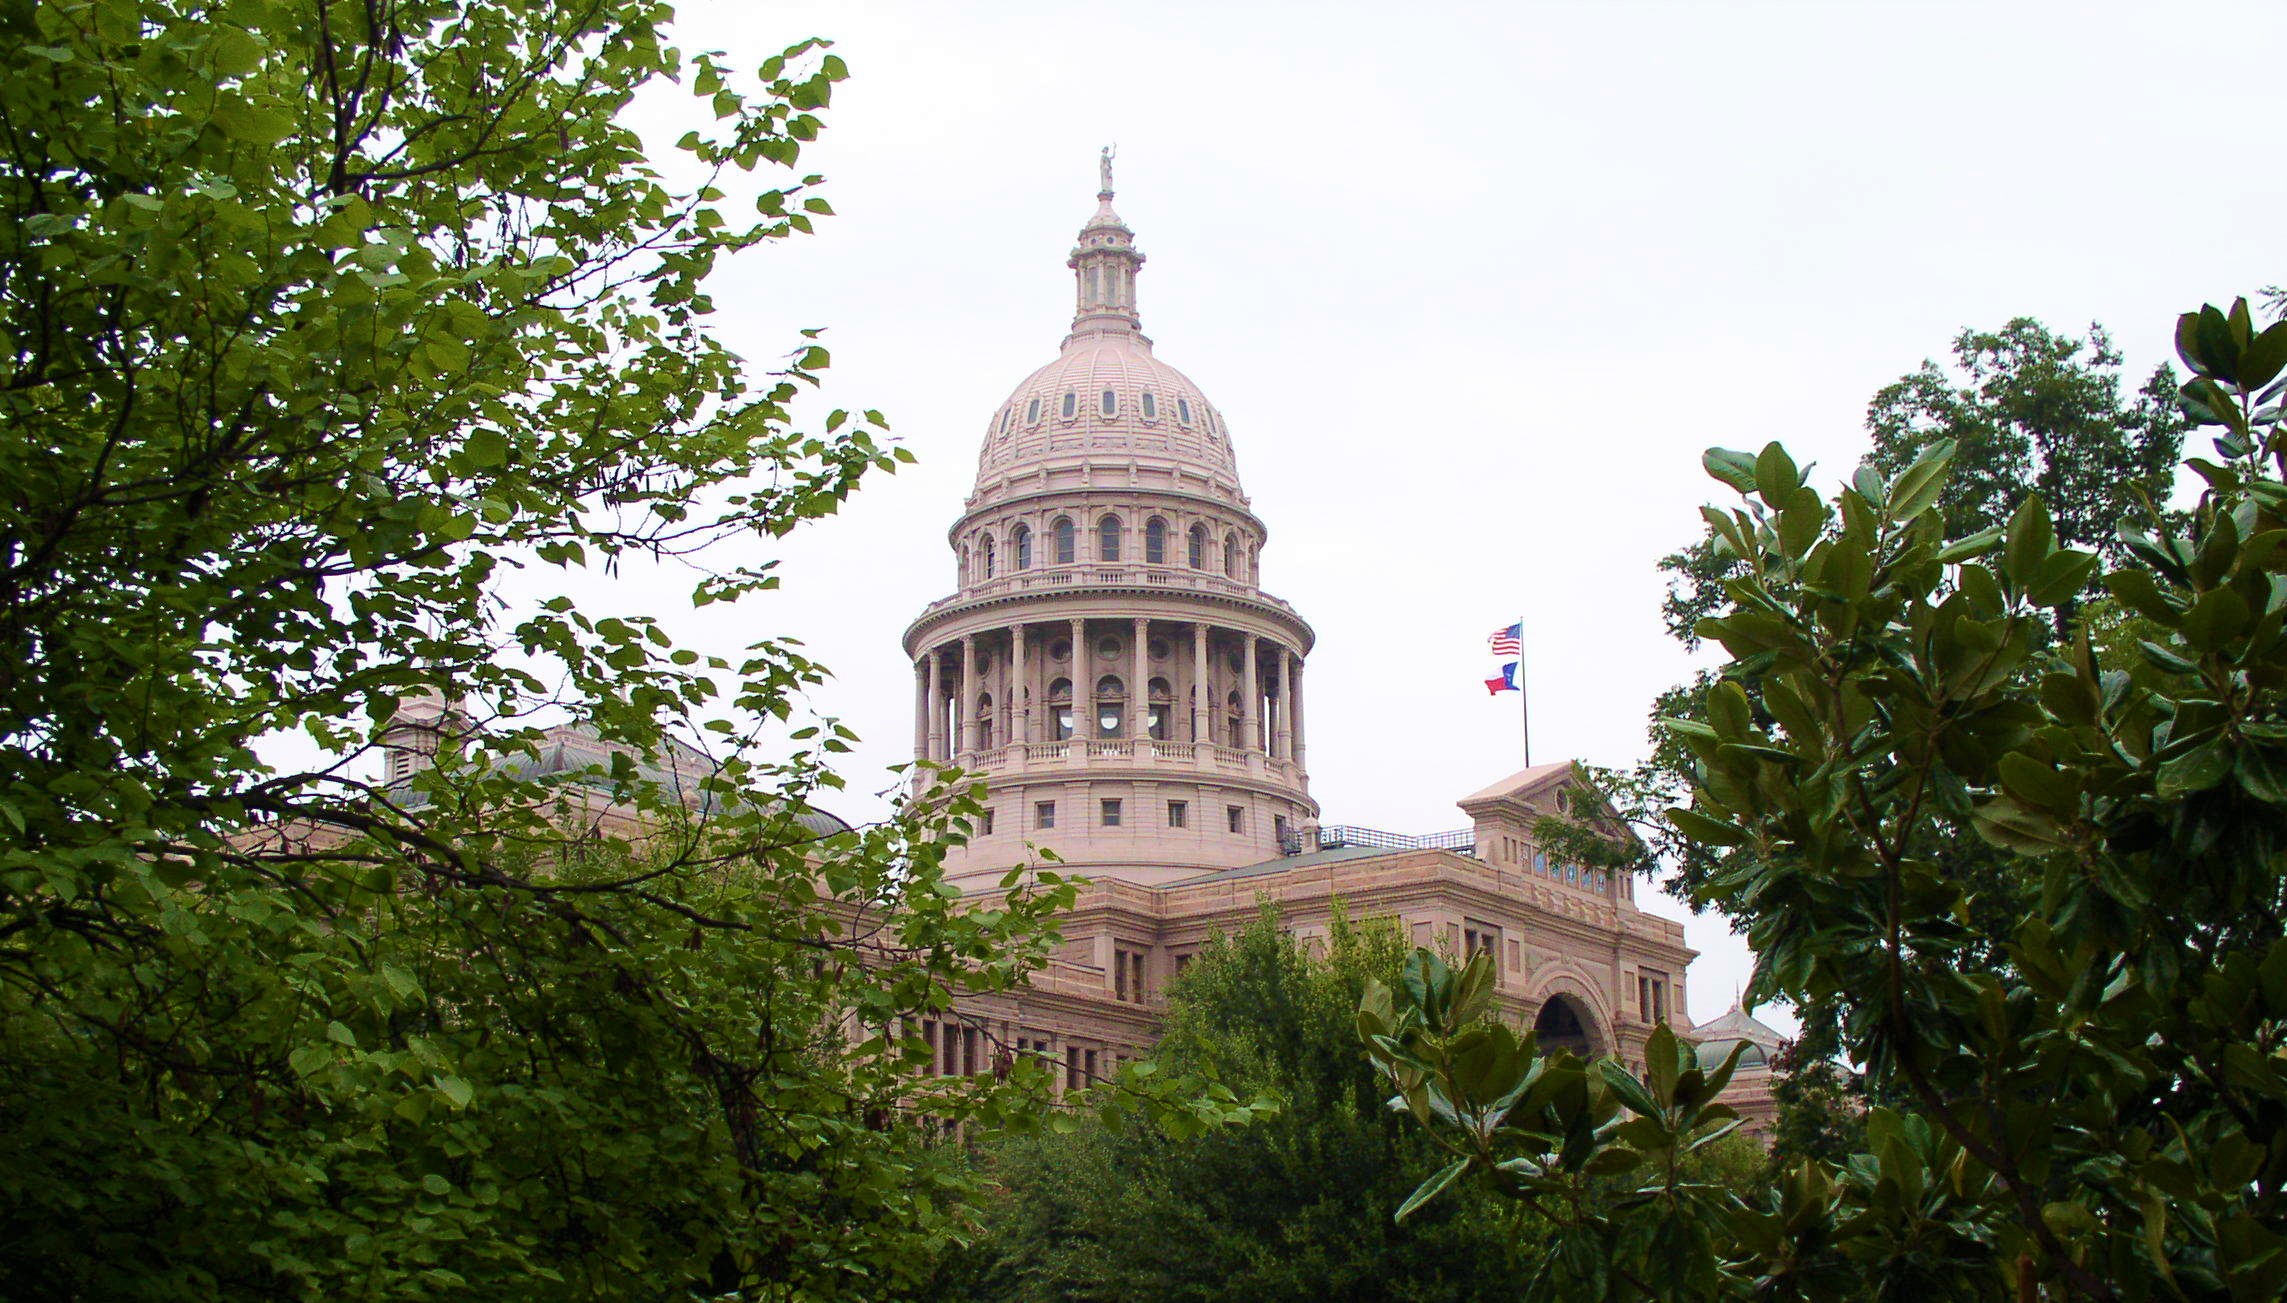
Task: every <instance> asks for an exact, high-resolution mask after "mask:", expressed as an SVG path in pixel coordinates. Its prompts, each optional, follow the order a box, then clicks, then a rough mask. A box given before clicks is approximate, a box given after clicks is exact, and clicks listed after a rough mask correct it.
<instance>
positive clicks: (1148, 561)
mask: <svg viewBox="0 0 2287 1303" xmlns="http://www.w3.org/2000/svg"><path fill="white" fill-rule="evenodd" d="M1144 564H1145V565H1153V566H1163V565H1166V564H1167V522H1166V521H1164V520H1161V519H1160V518H1159V517H1157V516H1153V517H1152V518H1151V519H1150V520H1149V521H1148V522H1146V523H1145V525H1144Z"/></svg>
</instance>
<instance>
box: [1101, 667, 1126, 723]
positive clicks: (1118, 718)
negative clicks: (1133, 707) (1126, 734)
mask: <svg viewBox="0 0 2287 1303" xmlns="http://www.w3.org/2000/svg"><path fill="white" fill-rule="evenodd" d="M1127 704H1128V692H1127V687H1126V686H1125V685H1124V684H1122V683H1121V682H1120V676H1119V675H1117V674H1107V675H1105V676H1104V677H1102V678H1100V679H1098V680H1096V736H1097V737H1118V736H1119V735H1120V725H1122V724H1124V723H1126V722H1127Z"/></svg>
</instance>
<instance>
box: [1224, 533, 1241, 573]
mask: <svg viewBox="0 0 2287 1303" xmlns="http://www.w3.org/2000/svg"><path fill="white" fill-rule="evenodd" d="M1223 575H1224V577H1225V578H1227V579H1237V578H1238V577H1239V536H1238V535H1237V534H1225V535H1224V536H1223Z"/></svg>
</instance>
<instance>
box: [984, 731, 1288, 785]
mask: <svg viewBox="0 0 2287 1303" xmlns="http://www.w3.org/2000/svg"><path fill="white" fill-rule="evenodd" d="M954 759H955V762H956V763H958V764H960V765H962V766H964V767H966V768H971V769H999V768H1005V767H1008V766H1011V765H1021V766H1023V767H1024V768H1027V769H1034V768H1044V767H1052V766H1055V765H1063V764H1073V763H1079V762H1083V761H1090V760H1117V761H1128V762H1131V763H1136V764H1161V765H1180V766H1182V767H1184V768H1187V769H1200V768H1211V769H1215V770H1218V771H1220V772H1223V773H1232V774H1245V773H1261V772H1268V773H1271V774H1276V775H1280V776H1282V777H1290V776H1292V775H1293V774H1294V773H1295V767H1294V762H1293V761H1291V760H1282V759H1279V758H1277V757H1275V756H1269V755H1265V754H1263V753H1262V752H1260V751H1253V750H1248V749H1245V748H1240V747H1227V746H1223V745H1221V744H1219V743H1213V742H1162V741H1159V740H1157V739H1152V738H1075V739H1071V740H1067V741H1062V742H1023V743H1012V744H1010V745H1007V746H998V747H991V748H988V749H985V750H981V751H964V752H962V753H961V754H960V755H958V756H956V757H955V758H954Z"/></svg>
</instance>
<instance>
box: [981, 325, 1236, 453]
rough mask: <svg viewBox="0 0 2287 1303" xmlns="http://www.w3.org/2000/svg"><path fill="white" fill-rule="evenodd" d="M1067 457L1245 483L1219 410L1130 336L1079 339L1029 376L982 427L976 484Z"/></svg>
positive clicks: (1147, 344)
mask: <svg viewBox="0 0 2287 1303" xmlns="http://www.w3.org/2000/svg"><path fill="white" fill-rule="evenodd" d="M1067 451H1069V452H1075V453H1079V452H1088V453H1103V452H1132V453H1136V454H1138V455H1139V456H1148V457H1151V458H1153V459H1155V460H1156V459H1166V458H1172V459H1176V460H1180V461H1183V462H1187V463H1190V464H1191V465H1192V466H1194V467H1196V468H1197V469H1199V470H1201V471H1204V472H1206V473H1207V474H1208V475H1210V476H1211V477H1213V478H1214V479H1216V480H1218V481H1220V482H1223V483H1225V484H1226V485H1228V486H1229V487H1231V488H1233V489H1235V488H1236V487H1237V485H1238V480H1239V469H1238V466H1237V464H1236V463H1235V462H1234V461H1233V459H1232V456H1231V440H1230V437H1229V436H1228V435H1227V434H1226V433H1225V432H1224V427H1223V417H1222V414H1221V413H1220V412H1218V411H1216V410H1215V406H1214V404H1212V403H1210V402H1208V401H1207V398H1206V396H1205V395H1204V394H1202V393H1200V392H1199V386H1198V385H1196V384H1194V383H1192V380H1191V377H1189V376H1187V375H1185V374H1183V373H1182V372H1181V371H1178V370H1176V369H1175V368H1174V367H1171V366H1169V365H1168V364H1167V363H1165V362H1162V361H1160V360H1159V359H1158V358H1156V357H1154V356H1152V351H1151V341H1150V340H1148V339H1145V338H1144V337H1143V336H1142V335H1139V334H1137V333H1135V332H1134V331H1110V330H1094V331H1088V332H1085V333H1076V334H1074V335H1073V336H1072V337H1071V338H1070V339H1069V340H1067V341H1066V342H1065V345H1064V351H1063V353H1062V354H1061V355H1060V356H1058V357H1057V359H1056V360H1055V361H1053V362H1050V363H1049V364H1048V365H1047V366H1044V367H1042V368H1040V369H1039V370H1038V371H1035V372H1033V373H1032V374H1031V375H1029V376H1027V377H1025V379H1024V382H1023V383H1022V384H1020V385H1018V386H1017V387H1016V390H1015V392H1013V393H1011V394H1010V395H1009V396H1008V401H1007V402H1005V403H1003V404H1001V407H1000V410H998V411H996V412H995V413H993V417H992V424H991V425H990V426H989V427H988V428H987V430H986V431H985V441H984V448H983V450H982V451H981V452H980V453H979V454H978V458H977V476H978V482H979V487H983V485H984V483H985V482H986V481H987V480H989V479H992V478H995V477H996V476H997V475H998V474H1000V473H1003V472H1006V471H1008V470H1011V469H1016V468H1018V467H1020V466H1021V465H1023V464H1024V463H1028V462H1035V461H1041V460H1046V459H1050V458H1053V457H1055V456H1056V455H1057V454H1059V453H1061V452H1067Z"/></svg>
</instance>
